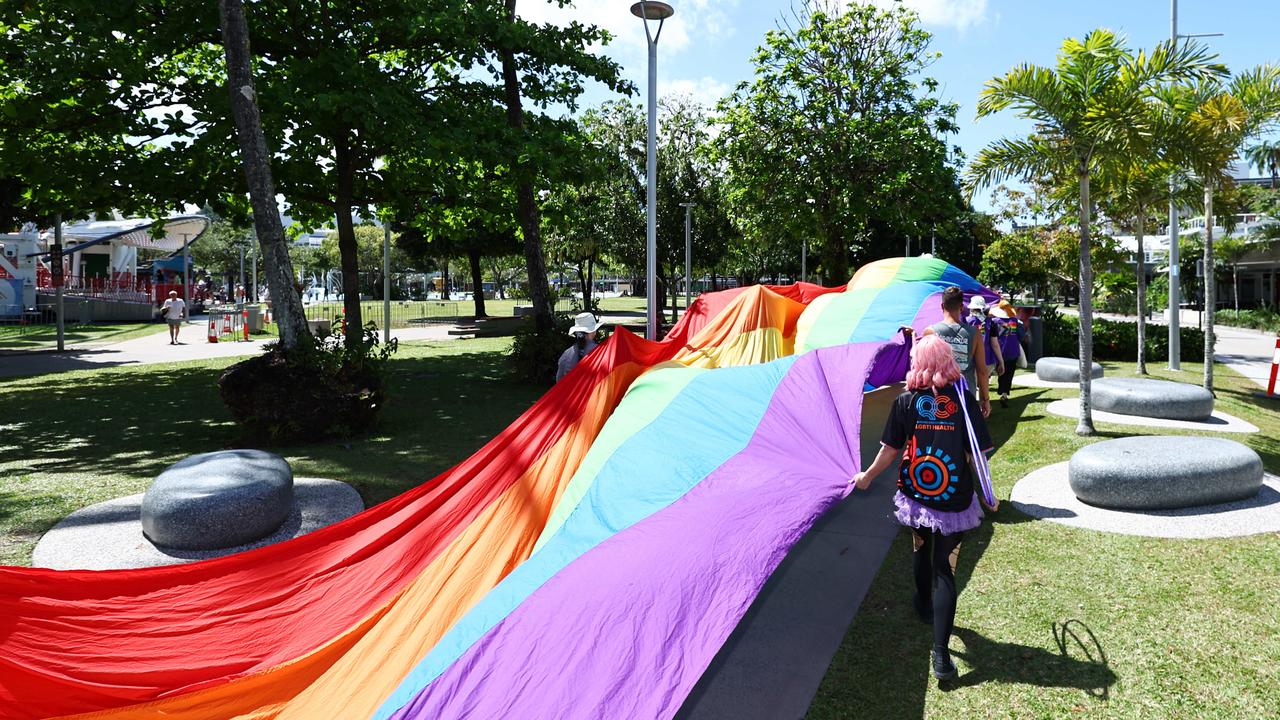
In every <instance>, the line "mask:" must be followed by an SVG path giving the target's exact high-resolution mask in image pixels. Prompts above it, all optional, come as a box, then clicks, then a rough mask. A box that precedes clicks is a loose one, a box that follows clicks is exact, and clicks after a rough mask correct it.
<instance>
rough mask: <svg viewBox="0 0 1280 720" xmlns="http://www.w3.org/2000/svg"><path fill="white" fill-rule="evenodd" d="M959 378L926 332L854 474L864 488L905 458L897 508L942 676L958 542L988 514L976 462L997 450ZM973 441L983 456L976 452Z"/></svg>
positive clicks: (949, 674)
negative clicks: (867, 460) (872, 454)
mask: <svg viewBox="0 0 1280 720" xmlns="http://www.w3.org/2000/svg"><path fill="white" fill-rule="evenodd" d="M959 380H961V373H960V367H959V366H958V365H957V364H956V360H955V353H954V352H953V351H952V349H951V346H950V345H948V344H947V342H946V341H945V340H943V339H942V338H940V337H938V336H937V335H925V336H924V337H922V338H920V340H919V342H917V343H916V345H915V347H914V348H913V349H912V351H911V369H910V370H909V371H908V372H907V389H906V391H905V392H903V393H902V394H901V395H899V396H898V399H897V400H895V401H894V403H893V408H892V409H891V410H890V412H889V420H888V422H887V423H886V424H885V428H884V435H883V436H882V437H881V439H880V445H881V447H880V452H879V454H877V455H876V459H875V462H873V463H871V467H869V468H867V469H866V470H864V471H862V472H860V473H858V474H857V475H854V476H853V480H852V481H851V482H852V483H853V484H854V485H856V486H857V488H858V489H859V490H866V489H867V487H869V486H870V485H871V479H872V478H874V477H877V476H878V475H880V473H882V472H884V471H885V470H886V469H888V468H889V465H890V464H891V463H892V462H893V461H894V459H895V458H898V459H899V465H898V492H897V493H896V494H895V495H894V497H893V501H894V504H895V505H896V506H897V512H896V513H895V515H896V517H897V518H898V522H900V523H902V524H903V525H906V526H907V527H909V528H911V532H912V549H913V553H912V566H913V571H914V574H915V583H916V592H915V595H914V596H913V597H912V599H911V602H912V605H914V606H915V610H916V612H917V613H918V614H919V615H920V618H921V619H922V620H924V621H925V622H932V623H933V674H934V677H937V678H938V679H939V680H946V679H950V678H953V677H955V676H956V667H955V664H954V663H952V662H951V653H950V651H949V650H948V649H947V646H948V644H949V643H950V641H951V630H952V628H953V626H954V624H955V617H956V577H955V570H956V559H957V558H958V557H959V554H960V541H961V540H962V539H963V537H964V533H965V531H967V530H972V529H973V528H976V527H978V525H979V524H980V523H981V521H982V507H981V506H980V505H979V494H978V493H977V492H975V480H974V475H975V471H974V468H973V467H972V464H973V463H977V464H978V465H980V466H981V467H982V468H984V470H985V467H986V464H985V460H986V456H987V455H990V454H991V451H992V449H993V448H992V443H991V435H990V433H989V432H988V431H987V423H986V421H985V420H984V419H983V417H982V412H981V411H980V410H979V407H978V403H977V402H976V401H975V400H974V398H973V395H972V393H968V392H964V391H963V390H962V388H960V387H957V381H959ZM962 403H963V404H962ZM974 447H977V448H979V449H980V450H979V451H978V452H979V454H980V455H982V457H979V458H974V457H973V450H972V448H974ZM988 504H989V506H990V508H991V509H992V510H995V509H996V508H997V507H999V501H998V500H996V499H995V497H994V495H991V496H990V499H989V501H988ZM935 585H936V590H935Z"/></svg>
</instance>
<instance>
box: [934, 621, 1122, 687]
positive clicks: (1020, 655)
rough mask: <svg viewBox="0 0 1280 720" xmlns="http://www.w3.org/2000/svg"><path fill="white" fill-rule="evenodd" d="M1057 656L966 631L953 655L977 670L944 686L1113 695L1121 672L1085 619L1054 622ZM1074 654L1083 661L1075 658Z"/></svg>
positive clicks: (959, 632)
mask: <svg viewBox="0 0 1280 720" xmlns="http://www.w3.org/2000/svg"><path fill="white" fill-rule="evenodd" d="M1052 631H1053V639H1054V643H1055V644H1056V646H1057V652H1051V651H1049V650H1045V649H1043V648H1038V647H1032V646H1029V645H1019V644H1017V643H1004V642H998V641H995V640H991V639H989V638H986V637H983V636H982V635H981V634H979V633H977V632H975V631H973V630H970V629H967V628H962V627H957V628H956V629H955V637H956V638H958V639H959V640H960V642H961V643H962V644H963V645H964V650H963V651H960V650H957V649H955V647H954V646H953V648H952V654H953V655H955V656H956V657H958V658H960V659H962V660H964V661H965V662H966V663H968V664H969V666H970V667H972V668H973V669H972V670H969V671H968V672H965V673H963V674H962V675H960V676H959V677H958V678H956V679H954V680H949V681H947V682H944V683H940V684H939V688H940V689H941V690H944V691H948V690H954V689H956V688H962V687H971V686H974V685H980V684H982V683H986V682H999V683H1021V684H1025V685H1036V686H1038V687H1055V688H1074V689H1077V690H1083V691H1084V692H1086V693H1088V694H1089V695H1090V696H1092V697H1094V698H1097V699H1099V700H1106V699H1108V698H1109V697H1110V693H1111V686H1112V685H1114V684H1115V683H1116V679H1117V678H1116V674H1115V672H1114V671H1113V670H1112V669H1111V667H1110V665H1108V663H1107V653H1106V650H1105V649H1103V647H1102V644H1101V643H1100V642H1099V641H1098V637H1097V636H1096V635H1094V634H1093V630H1091V629H1090V628H1089V626H1088V625H1085V624H1084V623H1083V622H1082V621H1080V620H1066V621H1065V622H1062V623H1054V624H1053V627H1052ZM1073 653H1079V654H1081V655H1083V658H1081V659H1077V658H1075V657H1073V656H1072V655H1073Z"/></svg>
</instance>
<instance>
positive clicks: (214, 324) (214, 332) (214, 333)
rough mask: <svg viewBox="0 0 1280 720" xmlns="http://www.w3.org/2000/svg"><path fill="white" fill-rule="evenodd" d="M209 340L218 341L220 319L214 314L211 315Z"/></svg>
mask: <svg viewBox="0 0 1280 720" xmlns="http://www.w3.org/2000/svg"><path fill="white" fill-rule="evenodd" d="M209 342H211V343H216V342H218V321H217V320H216V319H214V317H213V316H212V315H210V316H209Z"/></svg>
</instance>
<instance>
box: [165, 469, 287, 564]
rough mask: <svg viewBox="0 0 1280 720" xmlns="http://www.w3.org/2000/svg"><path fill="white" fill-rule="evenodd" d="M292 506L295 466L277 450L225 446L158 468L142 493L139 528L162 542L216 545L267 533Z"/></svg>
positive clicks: (239, 542)
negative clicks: (226, 448)
mask: <svg viewBox="0 0 1280 720" xmlns="http://www.w3.org/2000/svg"><path fill="white" fill-rule="evenodd" d="M292 510H293V470H292V469H291V468H290V467H289V463H288V462H287V461H286V460H285V459H284V458H282V457H280V456H279V455H274V454H272V453H269V452H263V451H261V450H223V451H220V452H211V453H204V454H202V455H192V456H191V457H189V458H186V459H184V460H180V461H178V462H176V463H174V464H173V465H171V466H170V467H169V468H168V469H166V470H165V471H164V472H162V473H160V475H159V477H157V478H156V479H155V482H153V483H152V484H151V487H149V488H147V491H146V493H144V494H143V497H142V532H143V533H144V534H145V535H146V536H147V538H148V539H149V540H151V542H153V543H155V544H156V545H158V546H160V547H166V548H174V549H178V550H217V549H220V548H225V547H234V546H236V545H244V544H246V543H250V542H253V541H254V540H257V539H259V538H263V537H266V536H267V535H270V534H271V533H272V532H274V531H275V530H276V529H277V528H279V527H280V525H281V524H282V523H284V521H285V519H286V518H287V517H288V516H289V513H290V512H291V511H292Z"/></svg>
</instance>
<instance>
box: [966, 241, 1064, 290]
mask: <svg viewBox="0 0 1280 720" xmlns="http://www.w3.org/2000/svg"><path fill="white" fill-rule="evenodd" d="M1043 249H1044V248H1043V245H1042V244H1041V243H1040V242H1039V240H1038V238H1037V237H1036V233H1035V232H1034V231H1029V230H1022V231H1018V232H1012V233H1006V234H1001V235H1000V236H999V237H998V238H996V240H995V241H994V242H992V243H991V244H989V245H987V247H986V249H985V250H983V252H982V271H981V272H980V273H979V274H978V279H979V280H981V281H982V282H983V284H985V285H988V286H991V287H1003V288H1027V287H1034V286H1038V285H1040V284H1041V283H1044V282H1045V281H1047V280H1048V279H1049V271H1048V268H1047V266H1046V264H1045V254H1044V252H1043Z"/></svg>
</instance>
